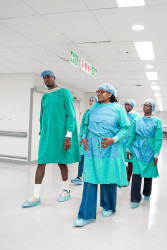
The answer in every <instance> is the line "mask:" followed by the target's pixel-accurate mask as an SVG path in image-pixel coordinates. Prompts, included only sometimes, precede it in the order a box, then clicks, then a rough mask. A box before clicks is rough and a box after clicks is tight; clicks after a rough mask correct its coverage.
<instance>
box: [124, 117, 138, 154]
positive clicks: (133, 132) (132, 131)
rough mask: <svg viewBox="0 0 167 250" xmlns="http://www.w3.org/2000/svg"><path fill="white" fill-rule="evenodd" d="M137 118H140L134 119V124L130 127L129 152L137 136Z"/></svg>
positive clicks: (127, 148) (127, 149)
mask: <svg viewBox="0 0 167 250" xmlns="http://www.w3.org/2000/svg"><path fill="white" fill-rule="evenodd" d="M137 119H138V117H137V118H136V119H134V121H133V124H132V125H131V128H130V134H129V139H128V142H127V144H126V151H127V152H130V149H131V147H132V144H133V141H134V140H135V138H136V121H137Z"/></svg>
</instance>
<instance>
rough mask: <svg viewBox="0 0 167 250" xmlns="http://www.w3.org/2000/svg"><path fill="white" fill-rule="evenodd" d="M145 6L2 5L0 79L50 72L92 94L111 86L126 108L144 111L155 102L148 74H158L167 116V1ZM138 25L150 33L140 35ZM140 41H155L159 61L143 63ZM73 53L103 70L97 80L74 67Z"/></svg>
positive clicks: (90, 1)
mask: <svg viewBox="0 0 167 250" xmlns="http://www.w3.org/2000/svg"><path fill="white" fill-rule="evenodd" d="M145 2H146V6H143V7H132V8H119V7H118V6H117V4H116V1H115V0H103V1H102V0H70V1H69V0H61V1H60V0H47V1H46V0H12V1H11V0H5V1H4V0H0V34H1V39H0V73H24V72H25V73H27V72H30V73H32V72H33V73H37V74H40V72H41V71H43V70H44V69H46V68H47V69H51V70H53V71H54V72H55V74H56V78H57V81H58V82H59V83H64V84H66V85H68V86H71V87H75V88H78V89H81V90H83V91H86V92H94V91H95V90H96V88H97V86H98V85H99V84H100V83H103V82H109V83H111V84H113V85H114V86H115V87H116V88H117V93H118V96H119V98H120V101H121V102H122V103H123V101H124V100H125V99H126V98H133V99H135V100H136V102H137V104H138V105H137V108H140V107H141V104H142V102H143V101H144V100H145V99H146V98H153V99H155V98H154V92H153V91H152V90H151V86H150V85H151V81H148V80H147V77H146V74H145V72H148V71H156V72H158V77H159V80H158V84H159V85H160V93H161V95H162V99H163V107H164V110H167V98H166V97H167V84H166V82H167V28H166V24H167V0H145ZM135 24H142V25H144V27H145V29H144V30H142V31H134V30H132V29H131V27H132V26H133V25H135ZM134 41H135V42H139V41H152V43H153V48H154V53H155V60H154V61H140V59H139V57H138V54H137V52H136V49H135V47H134V45H133V42H134ZM70 50H73V51H74V52H75V53H77V54H78V55H79V59H81V58H84V59H85V60H87V61H88V62H90V63H91V65H92V66H94V67H95V68H97V70H98V77H97V79H95V78H93V77H91V76H90V75H87V74H86V73H84V72H82V71H81V69H80V67H78V68H76V67H74V66H73V65H72V64H70V62H69V54H70ZM126 52H128V53H126ZM148 64H151V65H153V66H154V68H153V69H146V68H145V66H146V65H148ZM136 85H142V86H138V87H137V86H136Z"/></svg>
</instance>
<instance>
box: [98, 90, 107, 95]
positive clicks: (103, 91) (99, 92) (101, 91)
mask: <svg viewBox="0 0 167 250" xmlns="http://www.w3.org/2000/svg"><path fill="white" fill-rule="evenodd" d="M107 92H108V91H105V90H100V91H99V90H97V91H96V94H105V93H107Z"/></svg>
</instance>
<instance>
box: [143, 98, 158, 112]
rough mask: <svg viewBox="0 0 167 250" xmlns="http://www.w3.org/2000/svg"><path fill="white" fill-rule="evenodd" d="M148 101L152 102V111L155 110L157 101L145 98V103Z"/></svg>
mask: <svg viewBox="0 0 167 250" xmlns="http://www.w3.org/2000/svg"><path fill="white" fill-rule="evenodd" d="M146 102H149V103H151V106H152V111H154V110H155V102H154V101H153V100H152V99H147V100H145V101H144V104H145V103H146Z"/></svg>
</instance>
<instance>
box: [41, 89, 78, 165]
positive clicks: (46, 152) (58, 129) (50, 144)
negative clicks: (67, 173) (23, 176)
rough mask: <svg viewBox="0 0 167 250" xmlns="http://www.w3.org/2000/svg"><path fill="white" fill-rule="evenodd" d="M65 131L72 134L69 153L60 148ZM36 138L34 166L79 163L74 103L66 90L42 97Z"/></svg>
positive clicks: (49, 93) (55, 90)
mask: <svg viewBox="0 0 167 250" xmlns="http://www.w3.org/2000/svg"><path fill="white" fill-rule="evenodd" d="M67 131H70V132H72V138H71V148H70V149H69V150H65V149H64V147H63V143H64V140H65V136H66V133H67ZM39 134H40V142H39V151H38V164H47V163H62V164H68V163H74V162H78V161H80V154H79V142H78V131H77V123H76V116H75V111H74V101H73V97H72V95H71V93H70V92H69V91H68V90H67V89H65V88H59V87H56V88H54V89H52V90H50V91H49V92H48V93H45V94H44V95H43V97H42V100H41V113H40V133H39Z"/></svg>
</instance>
